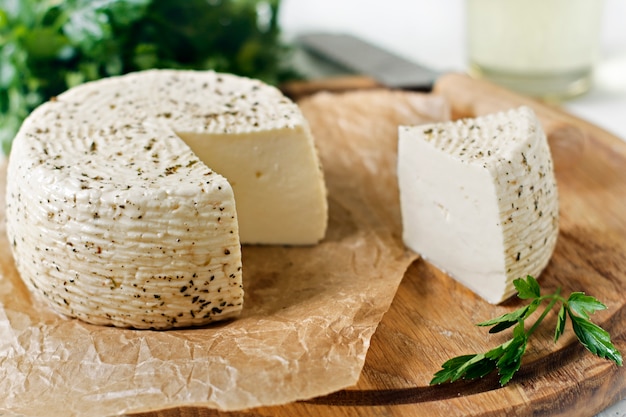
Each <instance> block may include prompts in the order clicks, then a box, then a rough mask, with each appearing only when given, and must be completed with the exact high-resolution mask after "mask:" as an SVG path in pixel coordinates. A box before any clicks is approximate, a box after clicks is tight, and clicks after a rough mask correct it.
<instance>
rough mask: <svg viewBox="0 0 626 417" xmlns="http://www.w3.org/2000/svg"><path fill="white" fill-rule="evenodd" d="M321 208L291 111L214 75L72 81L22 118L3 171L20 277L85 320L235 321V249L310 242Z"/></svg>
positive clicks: (321, 194) (266, 94) (319, 180)
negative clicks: (77, 83) (246, 245)
mask: <svg viewBox="0 0 626 417" xmlns="http://www.w3.org/2000/svg"><path fill="white" fill-rule="evenodd" d="M218 169H219V170H218ZM240 206H241V207H240ZM326 218H327V203H326V194H325V186H324V181H323V175H322V171H321V167H320V163H319V160H318V157H317V153H316V151H315V147H314V143H313V138H312V136H311V134H310V132H309V130H308V127H307V124H306V121H305V120H304V118H303V117H302V114H301V113H300V111H299V109H298V107H297V106H296V105H295V104H294V103H293V102H291V101H289V100H288V99H286V98H285V97H284V96H282V94H281V93H280V92H279V91H278V90H276V89H275V88H273V87H270V86H267V85H265V84H263V83H261V82H259V81H256V80H251V79H246V78H240V77H236V76H233V75H228V74H218V73H214V72H194V71H173V70H152V71H146V72H140V73H134V74H129V75H126V76H122V77H114V78H108V79H103V80H100V81H96V82H92V83H87V84H84V85H81V86H78V87H75V88H73V89H71V90H69V91H67V92H66V93H64V94H62V95H60V96H59V97H58V98H57V99H56V100H53V101H50V102H48V103H45V104H43V105H42V106H40V107H39V108H37V109H36V110H35V111H34V112H33V113H32V114H31V115H30V116H29V117H28V119H27V120H26V121H25V122H24V124H23V126H22V128H21V129H20V131H19V133H18V135H17V137H16V139H15V141H14V143H13V148H12V151H11V155H10V160H9V167H8V172H7V233H8V236H9V239H10V242H11V243H12V248H13V254H14V258H15V262H16V266H17V268H18V271H19V272H20V275H21V277H22V279H23V280H24V282H25V283H26V285H27V286H28V287H29V289H30V290H31V291H33V292H34V293H35V294H37V295H38V296H43V298H44V299H46V300H48V301H49V302H50V303H51V305H52V306H53V307H54V308H55V309H56V310H57V311H59V312H61V313H63V314H66V315H69V316H72V317H77V318H80V319H82V320H84V321H87V322H90V323H95V324H104V325H114V326H120V327H135V328H156V329H165V328H172V327H187V326H196V325H204V324H207V323H210V322H212V321H215V320H223V319H227V318H231V317H234V316H237V315H238V314H239V313H240V311H241V309H242V303H243V288H242V264H241V248H240V244H241V243H242V242H243V243H269V244H277V243H280V244H313V243H316V242H318V241H319V240H320V239H322V238H323V236H324V233H325V228H326ZM240 236H241V237H240Z"/></svg>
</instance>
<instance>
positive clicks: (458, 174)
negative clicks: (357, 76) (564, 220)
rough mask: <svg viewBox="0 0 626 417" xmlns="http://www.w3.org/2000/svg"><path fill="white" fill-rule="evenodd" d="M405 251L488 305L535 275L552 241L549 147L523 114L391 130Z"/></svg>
mask: <svg viewBox="0 0 626 417" xmlns="http://www.w3.org/2000/svg"><path fill="white" fill-rule="evenodd" d="M398 154H399V157H398V158H399V159H398V177H399V187H400V199H401V212H402V221H403V239H404V242H405V244H406V245H407V246H408V247H409V248H411V249H412V250H414V251H415V252H418V253H420V254H421V255H422V256H423V257H424V258H425V259H426V260H428V261H430V262H431V263H433V264H434V265H435V266H437V267H438V268H440V269H442V270H443V271H445V272H446V273H448V274H449V275H450V276H452V277H453V278H455V279H456V280H458V281H459V282H461V283H462V284H463V285H465V286H466V287H468V288H469V289H471V290H472V291H474V292H475V293H476V294H478V295H479V296H481V297H483V298H484V299H485V300H487V301H488V302H490V303H494V304H495V303H500V302H502V301H504V300H505V299H507V298H508V297H510V296H511V295H512V294H513V293H514V292H515V288H514V286H513V280H515V279H516V278H520V277H526V275H533V276H535V277H537V276H539V274H540V273H541V271H542V270H543V269H544V267H545V266H546V265H547V264H548V262H549V260H550V258H551V256H552V253H553V251H554V247H555V245H556V240H557V236H558V215H559V213H558V210H559V206H558V196H557V187H556V179H555V176H554V170H553V163H552V158H551V154H550V149H549V147H548V142H547V139H546V136H545V134H544V133H543V131H542V129H541V126H540V124H539V122H538V120H537V119H536V117H535V115H534V113H533V112H532V110H531V109H529V108H527V107H522V108H519V109H514V110H510V111H508V112H502V113H497V114H492V115H487V116H483V117H478V118H475V119H464V120H459V121H453V122H446V123H441V124H431V125H424V126H402V127H400V129H399V144H398Z"/></svg>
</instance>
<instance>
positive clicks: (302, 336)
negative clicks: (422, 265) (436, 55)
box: [0, 91, 448, 417]
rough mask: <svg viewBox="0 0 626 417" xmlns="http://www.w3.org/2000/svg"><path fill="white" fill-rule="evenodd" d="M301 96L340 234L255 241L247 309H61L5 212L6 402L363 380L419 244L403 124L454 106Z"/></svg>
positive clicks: (399, 98) (180, 394)
mask: <svg viewBox="0 0 626 417" xmlns="http://www.w3.org/2000/svg"><path fill="white" fill-rule="evenodd" d="M301 106H302V109H303V111H304V113H305V116H306V117H307V119H308V120H309V122H310V125H311V127H312V130H313V133H314V135H315V137H316V140H317V144H318V148H319V151H320V157H321V159H322V163H323V167H324V171H325V176H326V181H327V185H328V198H329V207H330V220H329V228H328V233H327V236H326V238H325V239H324V241H323V242H322V243H320V244H319V245H317V246H312V247H280V246H277V247H269V246H268V247H261V246H245V247H244V248H243V256H244V259H243V267H244V287H245V291H246V296H245V301H244V310H243V314H242V316H241V317H240V318H239V319H236V320H233V321H230V322H225V323H221V324H216V325H213V326H210V327H206V328H198V329H185V330H174V331H137V330H128V329H117V328H109V327H98V326H93V325H89V324H85V323H82V322H80V321H78V320H74V319H68V318H64V317H60V316H58V315H56V314H54V313H52V312H50V311H49V310H48V309H47V307H46V306H45V305H44V304H42V303H38V302H36V300H33V299H32V298H31V296H30V295H29V293H28V291H27V290H26V289H25V287H24V286H23V284H22V282H21V281H20V279H19V277H18V275H17V273H16V271H15V269H14V267H13V261H12V258H11V254H10V250H9V242H7V239H6V237H5V233H4V218H2V219H0V221H1V224H2V226H1V227H2V230H0V232H1V236H2V237H1V240H0V242H1V243H0V268H1V270H0V273H1V278H0V415H23V416H28V417H30V416H46V417H56V416H59V417H61V416H62V417H72V416H83V415H85V416H86V415H89V416H91V417H99V416H112V415H121V414H125V413H131V412H139V411H150V410H160V409H166V408H172V407H177V406H183V405H184V406H200V407H211V408H217V409H221V410H239V409H246V408H251V407H256V406H266V405H275V404H284V403H289V402H292V401H296V400H301V399H307V398H312V397H316V396H320V395H324V394H328V393H330V392H333V391H336V390H339V389H342V388H346V387H350V386H353V385H354V384H356V382H357V380H358V378H359V374H360V372H361V369H362V367H363V365H364V361H365V355H366V353H367V350H368V347H369V343H370V337H371V336H372V334H373V333H374V331H375V329H376V326H377V325H378V323H379V322H380V320H381V318H382V316H383V314H384V313H385V311H387V309H388V308H389V306H390V304H391V302H392V299H393V297H394V294H395V292H396V289H397V287H398V285H399V283H400V280H401V279H402V276H403V274H404V272H405V271H406V269H407V267H408V265H409V264H410V263H411V262H412V261H413V260H414V259H415V257H416V256H415V255H414V254H412V253H410V252H408V251H407V250H405V248H404V247H403V245H402V241H401V237H400V236H401V220H400V213H399V202H398V189H397V184H396V175H395V172H396V171H395V165H396V141H397V126H398V125H399V124H419V123H423V122H425V121H429V120H434V119H437V120H441V119H446V118H447V117H448V108H447V105H446V104H445V103H444V102H443V101H442V100H441V99H439V98H437V97H434V96H429V95H421V94H417V93H402V92H388V91H371V92H366V91H363V92H354V93H348V94H344V95H331V94H318V95H317V96H314V97H312V98H309V99H306V100H304V101H303V102H301ZM2 172H4V169H3V170H2ZM3 176H4V175H3ZM1 182H2V184H3V185H4V178H2V180H1ZM2 195H4V192H2ZM1 206H2V207H4V203H3V202H2V205H1ZM1 215H2V217H4V210H2V213H1Z"/></svg>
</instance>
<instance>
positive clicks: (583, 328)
mask: <svg viewBox="0 0 626 417" xmlns="http://www.w3.org/2000/svg"><path fill="white" fill-rule="evenodd" d="M569 316H570V318H571V319H572V326H573V328H574V333H576V337H577V338H578V340H579V341H580V343H582V344H583V346H585V347H586V348H587V349H588V350H589V351H590V352H591V353H593V354H594V355H597V356H599V357H601V358H605V359H610V360H612V361H613V362H615V363H616V364H618V365H620V366H621V365H622V355H621V354H620V352H619V351H618V350H617V349H616V348H615V346H613V344H612V343H611V336H610V335H609V333H608V332H607V331H606V330H604V329H603V328H601V327H600V326H598V325H597V324H594V323H592V322H590V321H589V320H587V319H584V318H582V317H578V316H576V315H574V314H572V312H571V310H570V311H569Z"/></svg>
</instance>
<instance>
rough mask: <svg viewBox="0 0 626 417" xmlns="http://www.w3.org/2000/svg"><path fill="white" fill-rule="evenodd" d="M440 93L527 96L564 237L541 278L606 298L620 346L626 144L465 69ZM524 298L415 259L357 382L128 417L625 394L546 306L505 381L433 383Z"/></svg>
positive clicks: (575, 404) (584, 400) (583, 400)
mask: <svg viewBox="0 0 626 417" xmlns="http://www.w3.org/2000/svg"><path fill="white" fill-rule="evenodd" d="M366 84H367V83H366ZM357 85H362V84H359V83H357ZM367 86H369V85H367ZM435 93H436V94H442V95H444V96H446V97H447V98H448V100H449V101H450V103H451V104H452V110H453V115H454V117H465V116H476V115H481V114H485V113H490V112H494V111H498V110H503V109H507V108H511V107H516V106H519V105H522V104H525V105H528V106H530V107H532V108H533V109H534V110H535V111H536V113H537V114H538V116H539V118H540V119H541V122H542V124H543V127H544V130H545V131H546V133H547V134H548V138H549V142H550V146H551V149H552V154H553V157H554V162H555V169H556V175H557V182H558V185H559V197H560V209H561V219H560V235H559V240H558V244H557V248H556V251H555V253H554V256H553V259H552V261H551V263H550V265H549V266H548V268H547V269H546V270H545V271H544V273H543V274H542V276H541V284H542V287H543V288H545V289H546V290H551V291H553V290H554V289H556V288H557V287H562V288H563V294H568V293H569V292H571V291H584V292H586V293H587V294H590V295H593V296H596V297H597V298H599V299H600V300H602V301H603V302H605V304H607V306H608V307H609V309H608V310H606V311H602V312H599V313H596V314H595V315H594V317H593V319H594V321H595V322H596V323H598V324H599V325H601V326H602V327H604V328H605V329H606V330H608V331H609V332H610V333H611V335H612V340H613V342H614V344H615V345H616V346H617V348H618V349H619V350H620V351H621V352H622V353H623V354H626V142H623V141H621V140H620V139H619V138H617V137H615V136H613V135H611V134H610V133H608V132H606V131H603V130H602V129H600V128H598V127H596V126H593V125H592V124H589V123H587V122H585V121H583V120H580V119H577V118H576V117H574V116H572V115H569V114H567V113H565V112H563V111H562V110H560V109H558V108H555V107H550V106H547V105H545V104H541V103H538V102H535V101H533V100H531V99H528V98H523V97H520V96H518V95H516V94H513V93H510V92H508V91H505V90H502V89H501V88H498V87H495V86H493V85H490V84H487V83H485V82H481V81H476V80H472V79H470V78H469V77H466V76H464V75H459V74H451V75H446V76H444V77H442V78H441V79H440V80H439V81H438V83H437V84H436V86H435ZM521 305H522V303H521V302H520V301H519V300H517V299H513V300H510V301H508V302H507V303H505V304H504V305H501V306H491V305H488V304H487V303H485V302H483V301H481V300H479V299H478V298H476V296H474V295H473V294H472V293H470V292H469V291H468V290H466V289H465V288H463V287H462V286H460V285H458V284H456V283H455V282H454V281H453V280H451V279H450V278H448V277H446V276H445V275H444V274H442V273H441V272H440V271H438V270H437V269H435V268H434V267H432V266H430V265H429V264H427V263H426V262H424V261H422V260H418V261H416V262H415V263H414V264H413V265H412V266H411V267H410V268H409V269H408V271H407V272H406V274H405V277H404V279H403V281H402V284H401V285H400V288H399V290H398V292H397V294H396V297H395V299H394V301H393V304H392V306H391V308H390V310H389V311H388V312H387V313H386V315H385V316H384V318H383V320H382V322H381V323H380V325H379V327H378V329H377V331H376V333H375V334H374V336H373V338H372V341H371V347H370V350H369V352H368V355H367V359H366V362H365V367H364V369H363V372H362V374H361V378H360V380H359V382H358V384H357V385H356V386H355V387H353V388H351V389H348V390H344V391H340V392H337V393H334V394H331V395H329V396H326V397H321V398H316V399H313V400H309V401H303V402H297V403H294V404H289V405H285V406H280V407H263V408H257V409H253V410H248V411H245V412H237V413H227V412H219V411H215V410H210V409H201V408H177V409H171V410H163V411H159V412H153V413H144V414H134V416H143V417H147V416H151V417H174V416H190V417H191V416H248V417H258V416H285V417H286V416H296V415H297V416H442V417H443V416H446V417H448V416H501V415H508V416H525V415H550V416H561V415H562V416H592V415H594V414H595V413H597V412H599V411H600V410H603V409H604V408H606V407H607V406H609V405H611V404H613V403H614V402H616V401H618V400H620V399H622V398H624V397H625V396H626V369H625V368H624V367H617V366H616V365H614V364H613V363H611V362H608V361H605V360H602V359H599V358H597V357H595V356H593V355H591V354H590V353H588V352H587V351H586V350H585V349H584V348H582V347H581V346H580V345H579V344H578V342H577V341H576V340H575V338H574V337H573V335H572V333H573V332H572V331H571V328H569V327H568V328H567V330H566V333H565V335H564V336H563V337H562V338H561V340H560V341H559V342H558V343H557V344H554V343H552V341H551V340H552V334H553V329H554V323H555V317H554V315H553V314H551V315H549V316H548V317H547V318H546V320H545V321H544V325H543V326H542V327H541V328H540V330H538V331H537V332H536V333H535V334H534V335H533V338H531V342H530V344H529V347H528V353H527V355H526V356H525V358H524V360H523V362H522V368H521V370H520V371H519V372H518V373H517V374H516V376H515V377H514V379H513V382H511V383H510V384H509V385H507V386H505V387H500V386H499V384H498V380H497V376H496V375H493V376H488V377H486V378H484V379H482V380H479V381H474V382H459V383H454V384H444V385H440V386H429V385H428V382H429V380H430V378H431V377H432V374H433V373H434V372H435V371H437V370H438V366H439V365H440V364H441V363H443V362H444V361H445V360H446V359H448V358H450V357H452V356H457V355H460V354H467V353H475V352H478V351H485V350H488V349H490V348H492V347H494V346H496V345H498V344H500V343H502V342H503V341H504V340H506V339H507V338H508V337H509V334H508V333H507V332H504V334H498V335H489V334H488V333H487V331H486V329H483V328H478V327H475V326H474V325H473V324H474V323H477V322H480V321H483V320H486V319H489V318H491V317H495V316H496V315H499V314H502V313H504V312H507V311H510V310H512V309H514V308H517V307H519V306H521Z"/></svg>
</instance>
